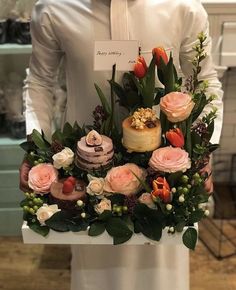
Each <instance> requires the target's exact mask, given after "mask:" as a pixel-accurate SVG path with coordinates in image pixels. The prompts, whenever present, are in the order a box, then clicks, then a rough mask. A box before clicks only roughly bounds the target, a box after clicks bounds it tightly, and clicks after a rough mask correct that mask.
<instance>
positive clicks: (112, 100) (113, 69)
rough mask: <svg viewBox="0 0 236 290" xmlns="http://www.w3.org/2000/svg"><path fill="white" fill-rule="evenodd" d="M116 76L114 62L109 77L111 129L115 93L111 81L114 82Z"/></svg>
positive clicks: (112, 125)
mask: <svg viewBox="0 0 236 290" xmlns="http://www.w3.org/2000/svg"><path fill="white" fill-rule="evenodd" d="M115 76H116V64H114V65H113V66H112V77H111V81H112V83H111V129H112V128H113V127H114V111H115V94H114V88H113V83H114V82H115Z"/></svg>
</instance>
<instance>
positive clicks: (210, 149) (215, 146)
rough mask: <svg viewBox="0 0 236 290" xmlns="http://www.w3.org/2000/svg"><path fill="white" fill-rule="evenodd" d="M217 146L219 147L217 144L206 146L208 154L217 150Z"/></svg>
mask: <svg viewBox="0 0 236 290" xmlns="http://www.w3.org/2000/svg"><path fill="white" fill-rule="evenodd" d="M219 146H220V145H219V144H209V145H208V146H207V149H208V150H209V152H210V153H212V152H213V151H215V150H216V149H218V148H219Z"/></svg>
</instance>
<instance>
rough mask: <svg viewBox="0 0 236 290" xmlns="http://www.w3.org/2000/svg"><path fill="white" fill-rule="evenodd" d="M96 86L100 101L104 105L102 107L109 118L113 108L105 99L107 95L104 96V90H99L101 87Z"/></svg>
mask: <svg viewBox="0 0 236 290" xmlns="http://www.w3.org/2000/svg"><path fill="white" fill-rule="evenodd" d="M94 85H95V89H96V91H97V94H98V96H99V98H100V101H101V103H102V107H103V109H104V111H105V113H106V115H107V116H109V115H110V114H111V107H110V105H109V103H108V101H107V99H106V97H105V95H104V94H103V92H102V90H101V89H100V88H99V86H98V85H97V84H94Z"/></svg>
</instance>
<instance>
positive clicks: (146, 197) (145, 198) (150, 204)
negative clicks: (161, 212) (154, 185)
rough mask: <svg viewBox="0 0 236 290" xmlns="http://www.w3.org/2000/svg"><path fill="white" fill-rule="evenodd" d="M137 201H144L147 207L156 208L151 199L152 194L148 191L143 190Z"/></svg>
mask: <svg viewBox="0 0 236 290" xmlns="http://www.w3.org/2000/svg"><path fill="white" fill-rule="evenodd" d="M138 200H139V202H140V203H144V204H146V205H147V206H148V207H149V208H152V209H154V208H156V205H155V203H154V202H153V199H152V195H151V194H150V193H148V192H144V193H143V194H142V195H141V196H140V197H139V199H138Z"/></svg>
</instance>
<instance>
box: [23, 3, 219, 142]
mask: <svg viewBox="0 0 236 290" xmlns="http://www.w3.org/2000/svg"><path fill="white" fill-rule="evenodd" d="M113 11H115V9H114V10H113ZM114 18H115V20H114V19H113V20H112V21H111V23H110V1H109V0H81V1H79V0H56V1H55V0H40V1H38V2H37V4H36V6H35V10H34V12H33V15H32V25H31V32H32V39H33V53H32V58H31V63H30V74H29V76H28V78H27V81H26V87H25V93H26V122H27V134H30V133H31V131H32V130H33V129H34V128H35V129H38V130H41V129H42V130H44V132H45V133H46V135H50V134H51V123H52V115H53V102H52V95H53V86H54V83H55V73H56V70H57V68H58V66H59V63H60V60H61V58H62V57H63V56H65V69H66V77H67V94H68V97H67V107H66V120H67V121H69V122H70V123H73V122H74V121H75V120H77V121H78V123H79V124H81V125H82V124H83V123H88V122H89V121H91V113H92V111H93V109H94V107H95V106H96V105H97V104H99V99H98V96H97V95H96V91H95V89H94V82H96V83H98V85H99V86H101V87H102V89H103V90H104V91H105V92H107V95H108V96H109V90H108V85H107V80H108V79H110V78H111V73H110V72H106V73H103V72H94V71H93V50H94V40H109V39H111V29H110V28H111V26H113V25H115V23H112V22H113V21H118V20H117V19H119V15H117V16H116V17H115V16H114ZM126 21H127V27H128V34H129V39H130V40H139V41H140V45H141V49H142V50H143V51H151V50H152V48H154V47H156V46H163V47H164V48H172V52H173V57H174V60H175V65H176V66H177V67H179V66H180V67H181V70H182V72H183V73H184V75H185V76H188V75H190V74H191V73H192V65H191V62H190V61H191V60H192V58H193V55H194V52H193V50H192V47H193V45H194V44H195V43H196V41H197V35H198V33H199V32H201V31H203V32H205V33H206V34H208V20H207V14H206V12H205V10H204V9H203V7H202V5H201V4H200V1H198V0H191V1H190V0H188V1H186V0H128V11H127V20H126ZM206 50H207V51H208V52H210V50H211V42H210V38H208V41H207V47H206ZM145 57H146V58H147V60H150V58H151V54H150V55H145ZM201 78H202V79H206V80H208V81H209V85H210V87H209V92H212V93H214V94H216V95H217V96H218V99H217V100H216V101H215V106H216V107H217V108H218V110H219V111H218V118H217V121H216V124H215V132H214V137H213V139H212V142H218V141H219V136H220V132H221V127H222V111H223V110H222V107H223V105H222V95H223V94H222V91H221V85H220V82H219V81H218V79H217V75H216V72H215V70H214V69H213V65H212V61H211V57H210V56H208V57H207V59H206V60H204V62H203V64H202V72H201ZM90 123H91V122H90Z"/></svg>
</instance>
